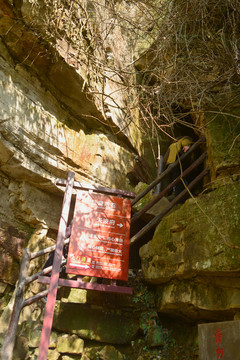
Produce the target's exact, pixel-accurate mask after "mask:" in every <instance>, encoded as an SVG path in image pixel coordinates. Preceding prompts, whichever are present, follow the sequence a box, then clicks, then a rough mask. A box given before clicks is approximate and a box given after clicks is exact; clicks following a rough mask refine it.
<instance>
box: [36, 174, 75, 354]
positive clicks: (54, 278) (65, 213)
mask: <svg viewBox="0 0 240 360" xmlns="http://www.w3.org/2000/svg"><path fill="white" fill-rule="evenodd" d="M74 176H75V173H74V172H69V173H68V179H67V185H66V190H65V194H64V199H63V206H62V213H61V218H60V222H59V227H58V236H57V242H56V250H55V255H54V259H53V269H52V275H51V279H50V284H49V291H48V297H47V303H46V308H45V315H44V320H43V328H42V335H41V340H40V347H39V355H38V360H47V355H48V347H49V341H50V334H51V330H52V323H53V314H54V307H55V302H56V297H57V288H58V280H59V272H60V267H61V262H62V253H63V245H64V237H65V234H66V228H67V222H68V217H69V210H70V205H71V197H72V189H73V184H74Z"/></svg>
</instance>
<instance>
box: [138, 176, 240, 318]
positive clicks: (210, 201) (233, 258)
mask: <svg viewBox="0 0 240 360" xmlns="http://www.w3.org/2000/svg"><path fill="white" fill-rule="evenodd" d="M239 201H240V183H239V181H236V182H232V184H231V185H230V184H228V185H227V186H222V187H219V188H218V189H217V190H215V191H213V192H210V193H208V194H205V195H202V196H199V197H198V198H197V199H196V200H192V199H190V200H188V201H186V202H185V204H184V205H183V206H181V208H179V209H176V210H175V211H173V212H172V213H171V214H170V215H168V216H166V217H165V218H164V219H163V220H162V222H161V223H160V225H159V226H158V228H157V230H156V232H155V234H154V237H153V239H152V241H150V242H149V243H147V244H146V245H144V246H143V247H142V248H141V249H140V256H141V259H142V269H143V273H144V276H145V279H146V280H147V281H148V282H150V283H152V284H162V285H161V286H158V291H159V297H158V306H159V310H161V311H163V312H165V311H166V312H173V313H178V312H182V313H183V314H184V315H185V316H186V317H188V316H189V318H201V317H202V316H203V315H202V314H203V313H204V311H206V312H207V311H209V312H211V311H212V312H213V313H216V312H217V311H219V316H220V314H221V313H223V314H225V313H226V314H227V315H226V316H230V317H231V316H232V315H233V313H234V310H235V311H236V309H238V308H239V307H240V298H239V296H238V292H239V281H238V276H239V273H240V262H239V260H240V242H239V240H240V239H239V222H240V220H239V219H240V207H239ZM202 312H203V313H202ZM205 316H206V317H207V315H206V314H205ZM208 316H209V317H211V314H209V315H208ZM215 316H216V314H215Z"/></svg>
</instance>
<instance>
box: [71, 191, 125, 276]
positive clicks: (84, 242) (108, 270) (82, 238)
mask: <svg viewBox="0 0 240 360" xmlns="http://www.w3.org/2000/svg"><path fill="white" fill-rule="evenodd" d="M130 217H131V202H130V200H129V199H124V198H119V197H115V196H110V195H109V196H107V195H103V194H97V193H91V192H87V191H78V193H77V198H76V204H75V210H74V216H73V224H72V232H71V238H70V244H69V251H68V259H67V266H66V271H67V272H68V273H71V274H79V275H89V276H96V277H103V278H108V279H117V280H127V279H128V260H129V236H130Z"/></svg>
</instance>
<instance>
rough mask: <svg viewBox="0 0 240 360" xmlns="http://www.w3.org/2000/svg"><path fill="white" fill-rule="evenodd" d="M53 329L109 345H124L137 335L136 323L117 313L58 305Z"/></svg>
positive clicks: (86, 307) (87, 307)
mask: <svg viewBox="0 0 240 360" xmlns="http://www.w3.org/2000/svg"><path fill="white" fill-rule="evenodd" d="M53 327H54V328H55V329H57V330H60V331H63V332H68V333H74V334H77V335H79V336H81V337H82V338H84V339H90V340H97V341H99V342H104V343H111V344H126V343H129V342H130V341H131V340H132V338H133V337H134V336H135V335H136V334H137V331H138V329H139V323H138V321H136V320H134V319H133V318H128V317H126V316H123V315H122V314H121V313H119V312H117V311H111V310H110V311H108V310H105V311H103V310H101V309H99V308H94V307H89V306H87V305H79V304H67V303H58V304H57V307H56V309H55V317H54V323H53Z"/></svg>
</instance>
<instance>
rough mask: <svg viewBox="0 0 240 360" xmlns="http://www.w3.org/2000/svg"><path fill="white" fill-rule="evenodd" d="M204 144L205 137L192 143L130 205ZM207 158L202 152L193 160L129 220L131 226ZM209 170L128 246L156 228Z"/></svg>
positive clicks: (198, 176)
mask: <svg viewBox="0 0 240 360" xmlns="http://www.w3.org/2000/svg"><path fill="white" fill-rule="evenodd" d="M203 143H205V137H204V136H203V137H202V138H200V139H199V140H198V141H197V142H196V143H194V144H193V145H192V146H191V148H190V149H189V150H188V151H187V152H186V153H184V154H183V155H182V156H181V157H180V158H179V159H177V160H176V161H175V162H174V163H172V164H170V165H169V166H168V168H167V169H166V170H165V171H164V172H163V173H162V174H161V175H160V176H158V177H157V179H155V180H154V181H153V182H152V183H151V184H150V185H149V186H147V187H146V189H145V190H144V191H142V192H141V193H140V194H139V195H138V196H136V198H135V199H134V200H132V202H131V204H132V206H134V205H135V204H136V203H137V202H138V201H139V200H141V199H142V198H143V197H144V196H145V195H147V194H148V193H149V192H150V191H151V190H152V189H153V188H154V187H155V186H156V185H158V184H159V183H161V182H162V180H163V179H164V178H165V177H166V176H168V175H169V174H171V172H172V171H173V170H174V169H175V168H176V167H177V166H179V163H182V162H184V161H185V159H186V158H188V157H189V156H190V155H191V154H192V153H193V152H194V151H196V149H197V148H198V147H199V146H200V145H201V144H203ZM206 157H207V152H204V153H203V154H202V155H201V156H199V158H198V159H197V160H195V161H194V162H193V163H192V164H191V165H190V166H189V167H188V168H187V169H186V170H184V171H183V172H182V173H181V174H180V175H179V176H178V177H177V178H176V179H175V180H174V181H172V182H171V183H170V184H169V185H168V186H167V187H166V188H165V189H164V190H162V191H161V193H160V194H158V195H156V196H155V197H154V198H153V199H152V200H151V201H150V202H149V203H148V204H146V205H145V206H144V207H143V208H142V209H141V210H140V211H138V212H137V213H135V214H134V215H133V217H132V219H131V224H134V223H135V222H136V221H137V220H138V219H140V218H141V216H142V215H144V214H145V213H146V212H147V211H148V210H149V209H151V208H152V207H153V205H155V204H156V203H157V202H158V201H160V200H161V199H162V198H163V197H164V196H165V195H167V194H168V193H169V192H170V191H171V190H172V188H173V187H174V186H176V185H177V184H178V183H179V182H180V181H183V179H184V178H185V177H186V176H188V175H189V174H190V173H192V171H193V170H195V169H196V168H197V167H198V166H199V165H200V164H202V163H203V161H204V160H205V159H206ZM208 171H209V169H208V168H205V169H204V170H203V171H202V172H201V173H200V174H199V175H197V176H196V177H195V178H194V179H193V180H192V181H191V182H190V184H189V185H187V186H186V188H185V189H184V190H183V191H182V192H181V193H180V194H179V195H177V196H176V197H175V198H174V199H173V200H172V201H171V202H170V203H169V205H168V206H166V207H165V208H164V209H163V210H162V211H161V212H160V213H159V214H158V215H157V216H155V217H154V218H153V219H152V220H151V221H149V222H148V223H147V225H145V226H144V227H143V228H142V229H141V230H140V231H139V232H138V233H137V234H135V235H134V236H132V237H131V239H130V245H131V244H133V243H135V242H136V241H138V240H139V239H141V238H142V237H143V236H144V235H145V234H146V233H147V232H148V231H149V230H151V229H152V228H154V227H156V226H157V225H158V224H159V223H160V221H161V220H162V218H163V216H165V215H166V214H167V213H168V212H169V211H170V210H171V209H172V208H173V206H175V205H176V204H178V203H179V202H180V201H181V200H182V199H183V198H184V197H185V196H186V195H187V194H188V193H189V191H190V190H191V189H192V188H194V187H195V186H196V184H197V183H199V181H200V180H201V179H202V178H203V177H204V176H205V175H206V174H207V173H208Z"/></svg>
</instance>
